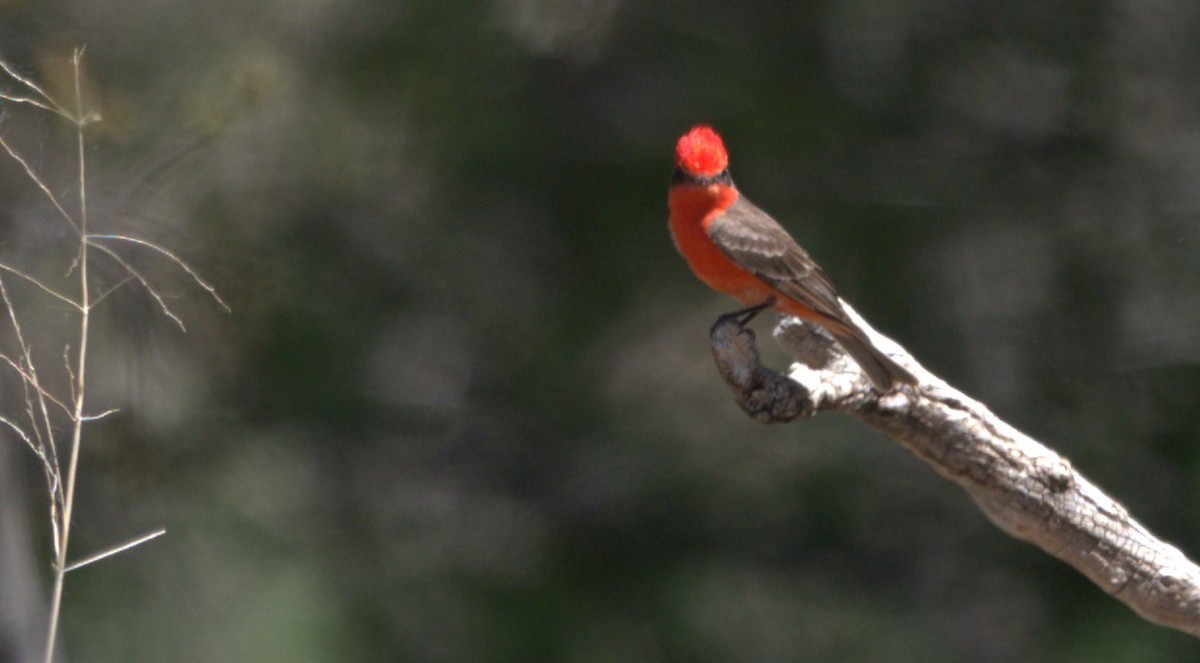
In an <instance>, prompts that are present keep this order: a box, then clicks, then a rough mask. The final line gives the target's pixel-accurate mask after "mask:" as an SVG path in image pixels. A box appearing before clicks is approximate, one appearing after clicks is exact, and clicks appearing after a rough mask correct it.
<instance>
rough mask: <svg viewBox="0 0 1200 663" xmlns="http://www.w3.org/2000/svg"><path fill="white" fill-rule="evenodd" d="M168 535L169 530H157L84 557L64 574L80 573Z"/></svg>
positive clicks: (70, 566) (68, 567)
mask: <svg viewBox="0 0 1200 663" xmlns="http://www.w3.org/2000/svg"><path fill="white" fill-rule="evenodd" d="M166 533H167V530H165V529H156V530H154V531H153V532H150V533H148V534H143V535H142V536H139V537H138V538H136V539H134V540H132V541H128V542H126V543H122V544H120V545H118V546H113V547H112V548H108V549H107V550H102V551H100V552H98V553H96V554H94V555H89V556H87V557H84V558H83V559H81V560H79V561H77V562H72V563H70V564H68V565H67V567H66V568H65V569H63V572H64V573H70V572H71V571H78V570H79V569H82V568H83V567H85V566H87V565H89V564H95V563H96V562H99V561H100V560H102V559H107V558H109V557H112V556H113V555H118V554H120V553H123V552H125V551H126V550H129V549H130V548H134V547H136V546H140V545H142V544H143V543H146V542H147V541H152V540H154V539H157V538H158V537H160V536H162V535H163V534H166Z"/></svg>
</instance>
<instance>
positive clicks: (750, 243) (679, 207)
mask: <svg viewBox="0 0 1200 663" xmlns="http://www.w3.org/2000/svg"><path fill="white" fill-rule="evenodd" d="M667 203H668V205H669V206H670V209H671V237H672V238H673V239H674V240H675V246H676V247H678V249H679V252H680V253H681V254H683V258H684V260H686V261H687V264H688V266H689V267H691V268H692V271H693V272H695V274H696V276H697V277H699V278H700V280H701V281H703V282H704V283H705V284H707V285H708V286H709V287H710V288H712V289H714V290H717V291H718V292H723V293H725V294H727V295H729V296H730V297H733V298H734V299H736V300H738V301H740V302H741V303H742V304H745V305H746V306H748V307H750V308H747V309H745V310H743V311H738V312H735V313H732V314H729V316H740V317H741V318H742V320H741V322H742V324H745V323H746V322H748V321H749V320H750V319H751V318H753V317H754V316H755V315H756V314H757V313H759V312H760V311H762V310H763V309H765V308H770V307H774V308H775V309H777V310H779V311H781V312H783V313H785V314H787V315H792V316H796V317H797V318H801V319H803V320H807V321H809V322H815V323H816V324H818V325H821V327H823V328H825V330H826V331H828V332H829V333H830V334H832V335H833V337H834V338H835V339H837V341H838V343H839V344H841V346H842V347H843V348H845V350H846V352H847V353H849V354H850V356H851V357H854V360H855V361H857V362H858V365H859V366H861V367H862V369H863V371H864V372H866V374H867V376H868V377H869V378H871V382H873V383H874V384H875V386H877V387H878V388H880V389H883V390H888V389H891V388H892V387H894V386H896V384H898V383H905V384H915V383H916V378H914V377H913V375H912V374H911V373H909V372H908V371H907V370H905V369H904V368H902V367H901V366H900V365H898V364H897V363H896V362H894V361H892V360H891V358H889V357H888V356H887V355H885V354H883V352H882V351H880V350H879V349H878V348H876V347H875V346H874V345H872V344H871V341H870V339H869V338H868V337H867V335H866V334H865V333H864V332H863V331H862V329H860V328H859V327H858V325H856V324H855V323H854V321H853V320H851V319H850V316H848V315H847V314H846V311H845V309H844V308H843V307H842V299H841V298H840V297H838V294H837V290H835V289H834V287H833V283H831V282H830V281H829V277H828V276H825V272H823V271H821V268H820V267H819V266H818V265H817V263H815V262H813V260H812V258H810V257H808V254H807V253H805V252H804V249H802V248H800V245H799V244H797V243H796V240H794V239H792V237H791V236H790V235H788V233H787V231H786V230H784V229H783V227H782V226H780V225H779V223H778V222H776V221H775V219H772V218H771V217H770V216H768V215H767V213H766V212H764V211H762V210H760V209H759V208H757V207H755V206H754V204H753V203H751V202H750V201H749V200H746V198H745V196H742V195H741V194H740V193H738V190H737V187H735V186H734V184H733V179H732V178H731V177H730V176H729V155H728V154H727V153H726V152H725V145H724V143H722V142H721V137H720V136H718V135H717V132H715V131H713V130H712V128H711V127H706V126H698V127H695V128H693V129H692V130H691V131H689V132H688V133H687V134H685V135H684V136H683V137H682V138H680V139H679V142H678V143H677V144H676V145H675V173H674V175H672V177H671V186H670V191H669V193H668V195H667ZM729 316H722V317H723V318H724V317H729Z"/></svg>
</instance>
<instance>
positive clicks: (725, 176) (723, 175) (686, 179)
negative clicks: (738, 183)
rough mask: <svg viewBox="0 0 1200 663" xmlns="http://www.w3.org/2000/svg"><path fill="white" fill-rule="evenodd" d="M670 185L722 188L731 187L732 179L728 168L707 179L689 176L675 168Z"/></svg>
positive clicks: (680, 169)
mask: <svg viewBox="0 0 1200 663" xmlns="http://www.w3.org/2000/svg"><path fill="white" fill-rule="evenodd" d="M671 184H692V185H695V186H709V185H712V184H721V185H723V186H733V178H732V177H730V176H729V169H728V168H726V169H725V170H722V171H721V172H719V173H717V174H716V175H711V176H708V177H701V176H698V175H690V174H688V173H686V172H684V170H683V169H682V168H676V169H675V172H674V173H672V174H671Z"/></svg>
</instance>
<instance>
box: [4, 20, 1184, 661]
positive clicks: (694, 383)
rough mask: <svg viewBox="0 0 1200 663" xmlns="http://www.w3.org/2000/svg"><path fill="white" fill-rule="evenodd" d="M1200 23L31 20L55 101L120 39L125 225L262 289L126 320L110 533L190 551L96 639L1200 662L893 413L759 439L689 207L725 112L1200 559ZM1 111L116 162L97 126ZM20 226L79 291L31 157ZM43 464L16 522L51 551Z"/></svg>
mask: <svg viewBox="0 0 1200 663" xmlns="http://www.w3.org/2000/svg"><path fill="white" fill-rule="evenodd" d="M1198 26H1200V7H1197V6H1196V5H1195V4H1194V3H1190V2H1187V1H1185V0H1164V1H1163V2H1156V3H1152V4H1149V3H1147V4H1143V3H1136V2H1124V3H1121V2H1117V3H1081V2H1069V1H1050V2H1047V1H1045V0H1041V1H1034V0H1021V1H1017V2H1008V3H958V2H946V1H944V0H823V1H820V2H807V3H788V2H760V3H754V4H752V5H751V4H740V5H738V4H733V3H719V2H707V1H706V2H689V3H683V2H670V1H658V2H640V3H634V2H620V1H619V0H561V1H555V0H493V1H491V2H466V1H463V0H448V1H443V2H424V3H421V2H412V3H408V2H393V3H386V2H375V1H372V0H347V1H343V2H322V1H320V0H307V1H284V0H269V1H266V2H256V3H234V2H223V3H212V2H200V1H192V0H182V1H179V2H172V3H153V2H122V3H116V2H108V1H106V0H89V1H87V2H72V3H66V2H44V3H43V2H27V1H26V2H22V1H20V0H17V1H15V2H5V3H0V57H3V58H4V59H5V60H6V61H7V62H10V63H14V64H15V65H17V66H18V67H20V68H21V69H22V70H23V71H27V72H28V73H30V74H31V75H32V76H33V77H35V78H36V79H38V80H41V81H46V82H47V83H48V84H51V83H54V82H55V81H61V80H65V79H63V77H62V71H63V67H65V66H66V60H67V56H68V55H69V52H70V48H72V47H74V46H75V45H78V44H86V45H87V59H86V65H87V76H88V83H89V84H88V91H89V97H88V99H89V102H90V103H92V104H94V105H95V106H97V107H98V110H100V111H101V112H102V113H103V114H104V117H105V122H104V123H103V124H102V125H99V126H98V127H97V129H96V131H95V133H94V134H93V135H92V142H91V144H90V148H89V158H90V168H91V172H92V173H93V174H92V179H91V186H90V188H91V196H92V202H91V205H92V206H93V210H94V211H93V223H94V224H95V225H96V226H98V227H101V228H106V229H108V230H110V231H111V232H121V233H129V234H136V235H139V236H144V237H147V238H149V239H152V240H154V241H156V242H159V243H161V244H163V245H164V246H167V247H170V248H171V249H172V250H175V251H177V252H178V253H180V254H181V255H183V256H184V257H185V258H186V259H187V260H188V261H189V262H190V263H191V264H192V265H194V266H196V267H197V268H198V269H199V270H200V271H201V272H202V273H203V274H205V275H206V276H207V277H208V278H209V279H210V280H212V281H213V282H214V283H216V284H217V286H218V288H219V289H220V291H221V292H222V294H223V295H224V296H225V297H226V299H228V300H229V301H230V302H231V303H232V305H233V309H234V311H233V314H232V315H229V316H225V315H224V314H222V313H221V312H219V311H217V310H215V309H214V308H213V307H211V306H209V304H208V302H207V301H206V300H205V298H204V297H203V296H202V293H196V292H194V291H193V290H191V289H189V286H188V283H187V281H186V279H181V278H180V275H179V274H178V273H176V272H174V271H172V269H171V268H170V266H169V265H163V264H161V262H160V261H156V260H155V258H154V256H136V259H137V264H138V265H139V267H140V268H143V269H145V270H146V272H147V274H150V275H152V276H153V278H154V281H155V283H157V284H159V286H160V287H161V288H162V289H163V290H164V291H166V292H167V293H168V294H169V295H170V296H171V297H172V302H173V303H174V304H175V305H176V306H177V307H178V308H179V309H180V310H181V311H182V313H183V315H184V318H185V321H186V322H187V323H188V325H189V332H188V334H187V335H186V336H184V335H180V334H179V333H178V332H177V330H176V329H174V328H173V327H172V326H171V325H170V324H168V323H167V322H166V321H164V320H163V319H161V317H160V316H158V315H157V313H156V310H155V307H154V306H153V305H150V304H147V303H146V302H145V297H144V295H143V294H142V293H139V292H138V291H137V289H136V288H130V287H126V288H123V289H122V290H120V291H118V292H117V293H116V294H114V295H113V296H112V298H111V300H112V301H111V302H109V305H108V307H107V308H105V309H103V310H101V311H100V313H99V315H100V316H101V317H100V320H99V321H98V323H97V324H98V329H99V331H98V332H97V337H96V340H95V341H94V343H96V344H97V347H99V348H100V350H97V351H96V352H98V353H99V358H98V359H97V360H96V362H95V364H96V370H95V377H94V385H95V396H94V398H95V400H94V401H93V402H94V405H95V407H97V408H100V407H109V406H111V407H119V408H121V410H122V414H121V415H119V417H118V418H115V419H113V420H111V421H106V422H105V423H100V424H97V425H95V426H93V427H92V429H91V430H90V437H89V438H88V443H87V447H86V448H85V454H84V458H83V477H84V478H83V484H82V488H81V489H82V490H83V491H84V492H83V493H82V497H81V498H80V499H81V502H80V503H81V504H82V506H81V507H80V511H79V516H78V517H79V522H78V527H79V529H78V534H77V535H76V537H77V538H73V539H72V543H73V545H74V546H77V548H76V550H78V551H80V552H81V554H82V553H83V552H84V551H87V550H91V549H97V548H102V547H104V546H106V545H109V544H111V543H113V542H115V541H118V540H121V539H123V538H126V537H127V536H130V535H133V534H136V533H139V532H141V531H143V530H146V529H150V528H153V527H157V526H164V527H166V528H167V530H168V536H167V537H165V538H164V539H160V540H158V541H155V542H154V543H151V544H149V545H147V546H144V547H142V548H139V549H137V550H135V551H132V552H130V553H127V554H125V555H122V556H120V557H117V558H115V559H112V560H109V561H106V562H104V563H103V564H100V565H96V566H94V567H91V568H88V569H87V570H85V571H81V572H79V573H77V574H74V575H72V576H71V577H70V579H69V584H68V593H67V600H66V616H65V636H66V651H67V653H68V654H69V656H70V658H71V660H97V661H99V660H121V661H164V660H171V661H213V660H227V661H276V660H277V661H309V660H311V661H331V660H336V661H359V660H361V661H378V660H396V661H578V662H591V661H729V660H754V661H785V660H797V661H809V660H812V661H851V660H854V661H905V660H914V661H915V660H920V661H959V660H966V659H970V660H973V661H977V662H979V663H983V662H985V661H1012V660H1025V661H1072V660H1074V661H1091V660H1100V659H1103V660H1108V661H1121V660H1128V661H1143V660H1158V661H1172V660H1177V661H1185V660H1194V659H1195V658H1196V656H1197V654H1196V652H1197V645H1196V644H1195V642H1194V641H1193V640H1190V639H1188V638H1186V637H1185V636H1182V635H1179V634H1176V633H1174V632H1171V631H1168V630H1166V629H1162V628H1158V627H1154V626H1151V625H1148V624H1146V623H1144V622H1142V621H1140V620H1139V619H1138V618H1137V617H1136V616H1135V615H1133V614H1132V613H1131V612H1129V611H1128V610H1127V609H1126V608H1124V607H1123V606H1121V605H1120V604H1118V603H1117V602H1115V601H1114V600H1112V599H1110V598H1108V597H1107V596H1104V595H1103V594H1102V593H1101V592H1100V591H1099V590H1098V589H1096V588H1094V587H1093V586H1091V585H1090V584H1089V583H1088V582H1086V581H1085V580H1084V579H1083V578H1081V577H1080V576H1078V575H1077V574H1076V573H1075V572H1074V571H1072V570H1071V569H1069V568H1067V567H1066V566H1064V565H1062V564H1060V563H1058V562H1056V561H1054V560H1052V559H1049V558H1047V557H1046V556H1044V555H1043V554H1042V553H1040V552H1038V551H1036V550H1035V549H1033V548H1032V547H1029V546H1026V545H1024V544H1021V543H1018V542H1015V541H1012V540H1010V539H1008V538H1007V537H1005V536H1004V535H1003V534H1001V533H1000V532H999V531H998V530H996V529H994V528H993V527H992V526H991V525H990V524H989V523H988V522H987V521H986V520H985V519H984V517H983V516H981V515H980V514H979V513H978V512H977V511H976V510H975V509H974V508H973V506H972V505H971V504H970V503H969V501H968V500H967V499H966V498H965V496H964V495H962V494H961V492H960V491H958V490H957V489H956V488H954V487H953V486H950V485H949V484H946V483H945V482H943V481H942V480H941V479H940V478H938V477H937V476H935V475H934V474H933V473H932V472H930V471H929V470H928V469H927V468H925V467H923V466H921V465H920V464H919V463H918V462H916V461H915V460H913V459H911V458H909V457H907V456H906V455H905V454H904V452H903V451H901V450H899V449H897V448H894V447H893V446H892V445H890V444H889V443H888V442H887V441H886V440H883V439H881V438H879V437H878V436H875V435H873V434H872V433H870V432H869V431H867V430H865V429H863V428H861V427H860V426H858V425H856V424H855V423H854V422H852V421H849V420H845V419H839V418H832V417H830V418H820V419H818V420H815V421H809V422H800V423H797V424H794V425H790V426H784V427H772V428H766V427H761V426H758V425H756V424H753V423H752V422H750V421H748V420H746V419H745V418H744V417H743V416H742V415H741V413H740V412H739V411H738V410H737V408H736V406H735V405H734V404H733V402H732V400H731V399H730V398H729V397H728V394H727V391H726V388H725V387H724V386H722V385H721V384H720V382H719V380H718V378H717V376H716V373H715V371H714V370H713V369H712V367H711V365H710V362H709V358H708V344H707V337H706V332H707V329H708V325H709V324H710V323H711V321H712V319H713V318H714V316H715V315H716V314H718V313H720V312H722V311H724V310H726V309H727V308H729V307H730V306H731V302H728V301H723V300H720V299H719V298H718V297H717V296H716V295H714V294H712V293H710V292H709V291H707V290H706V289H705V288H703V287H702V286H701V285H699V284H698V283H696V282H695V281H694V280H693V279H692V278H691V276H690V275H689V274H688V273H687V271H686V269H685V267H684V266H683V264H682V261H681V260H680V259H679V258H678V257H677V256H676V255H675V253H674V249H673V247H672V246H671V244H670V240H669V238H668V236H667V233H666V227H665V224H666V210H665V195H666V190H665V187H666V180H667V178H668V176H669V173H670V168H671V162H670V157H671V154H672V152H671V150H672V147H673V144H674V140H675V138H676V137H677V136H678V135H679V134H680V133H682V132H683V131H685V130H686V129H687V128H688V127H689V126H691V125H692V124H694V123H698V122H709V123H714V124H715V125H716V126H717V127H718V129H719V130H720V131H721V132H722V133H723V134H724V136H725V138H726V141H727V144H728V145H729V147H730V150H731V153H732V159H733V162H732V168H733V174H734V177H735V178H736V179H737V181H738V183H739V185H740V186H741V187H742V189H743V190H744V191H746V192H748V194H749V195H750V196H751V197H752V198H753V199H754V200H755V201H756V202H758V203H759V204H760V205H761V206H763V207H764V208H765V209H767V210H770V211H772V213H774V214H775V215H776V216H777V217H778V218H779V219H780V220H781V221H783V222H784V223H785V225H787V226H788V227H789V228H790V229H791V230H792V231H793V234H794V235H796V236H797V237H798V238H799V239H800V240H801V241H802V242H803V243H804V244H805V245H806V247H807V248H808V249H809V250H810V252H811V253H813V254H814V256H815V257H816V258H817V260H818V261H820V262H821V263H822V264H823V265H824V266H825V268H826V270H827V271H828V272H829V273H830V274H831V276H832V277H833V279H834V280H835V282H836V283H838V285H839V288H840V289H841V290H842V291H843V294H844V295H845V296H846V297H847V299H849V300H850V301H852V302H854V304H855V306H856V307H857V308H858V310H860V311H861V312H862V313H863V314H864V315H865V316H866V317H868V318H869V319H870V320H872V322H873V323H875V324H876V325H877V326H879V327H880V328H882V329H884V330H887V332H888V333H889V334H890V335H892V336H894V337H895V338H897V339H898V340H899V341H900V342H901V343H903V344H904V345H905V346H906V347H908V348H909V349H910V350H912V351H913V352H914V354H915V355H916V356H917V357H918V358H919V359H920V360H922V361H923V362H925V363H926V365H927V366H928V367H930V368H931V369H932V370H934V371H935V372H936V373H938V374H940V375H942V376H944V377H945V378H946V379H947V380H948V381H950V382H952V383H954V384H955V385H957V386H960V387H962V388H963V389H964V390H965V391H967V392H968V393H970V394H972V395H975V396H977V397H979V398H981V399H982V400H983V401H984V402H986V403H988V404H989V406H991V407H992V408H993V409H995V410H996V411H997V412H999V413H1000V414H1001V415H1002V416H1003V417H1005V418H1007V419H1008V420H1009V421H1011V422H1012V423H1014V424H1015V425H1017V426H1018V427H1020V428H1022V429H1023V430H1025V431H1026V432H1028V433H1030V434H1032V435H1034V436H1035V437H1037V438H1039V439H1041V440H1043V441H1044V442H1045V443H1047V444H1048V445H1050V446H1052V447H1054V448H1056V449H1058V450H1059V451H1061V452H1063V453H1064V454H1066V455H1067V456H1068V457H1070V458H1071V459H1072V462H1073V463H1074V464H1075V465H1076V466H1077V467H1079V468H1081V469H1082V471H1083V472H1084V473H1085V474H1087V475H1088V476H1090V477H1092V478H1094V479H1095V480H1096V481H1097V482H1098V483H1099V484H1100V485H1101V486H1104V487H1105V488H1106V489H1108V490H1109V491H1111V493H1112V494H1114V495H1116V496H1118V497H1119V498H1121V499H1123V500H1125V501H1126V504H1127V505H1128V506H1129V507H1130V509H1131V510H1132V511H1133V513H1135V514H1137V516H1138V517H1139V518H1140V519H1142V520H1143V522H1145V523H1146V524H1147V525H1148V526H1149V527H1150V528H1151V529H1153V530H1154V531H1155V532H1157V533H1159V534H1160V535H1162V536H1164V537H1165V538H1166V539H1168V540H1172V541H1176V542H1178V543H1179V544H1180V545H1181V547H1182V548H1183V549H1184V550H1187V551H1191V552H1192V553H1193V554H1200V511H1198V510H1197V508H1195V507H1193V506H1191V505H1192V504H1193V503H1195V500H1191V499H1189V496H1190V495H1193V494H1196V493H1197V492H1198V489H1200V469H1198V468H1200V453H1198V451H1197V449H1198V445H1197V442H1200V417H1198V416H1197V414H1196V413H1197V412H1200V408H1198V407H1197V405H1198V403H1200V307H1197V306H1196V305H1195V302H1196V301H1197V298H1198V296H1200V268H1197V263H1196V260H1195V256H1196V255H1197V248H1198V247H1200V186H1198V185H1197V184H1196V183H1197V182H1200V140H1198V139H1197V138H1198V137H1200V95H1198V94H1197V92H1198V88H1197V81H1200V57H1198V56H1200V53H1197V50H1198V49H1200V40H1196V39H1195V38H1194V37H1195V34H1196V30H1197V29H1198ZM55 93H56V94H59V93H60V92H59V91H58V90H57V89H56V90H55ZM0 131H3V132H4V133H5V135H6V137H10V138H15V139H17V140H19V141H21V142H22V144H25V145H29V146H32V147H33V148H34V149H35V151H36V153H37V155H38V158H37V159H36V165H37V166H38V167H39V168H40V169H41V170H42V171H43V172H44V173H45V174H46V177H47V178H48V179H50V180H52V181H53V182H54V183H55V185H56V186H65V185H64V184H63V183H69V181H70V179H71V177H72V176H73V175H72V171H71V161H70V158H71V156H72V155H71V152H70V150H71V145H70V143H69V137H67V136H66V135H65V131H63V130H62V128H60V127H57V126H56V125H55V124H54V123H53V121H51V120H48V119H36V118H34V119H31V118H30V117H29V116H27V115H26V114H24V113H21V112H18V111H17V110H16V109H10V108H7V107H5V108H3V109H0ZM0 209H2V210H4V211H3V212H0V253H2V254H3V259H4V260H6V261H14V262H21V263H22V264H29V265H44V266H45V268H46V269H48V270H49V269H60V268H62V269H65V265H66V264H67V263H68V262H69V259H70V255H69V253H68V254H66V255H65V258H64V255H62V254H55V253H53V251H54V250H56V249H61V248H62V246H59V244H61V243H62V241H63V233H62V229H61V228H55V227H54V226H53V215H52V214H50V213H49V211H48V210H47V209H45V205H44V204H43V203H41V202H40V199H39V196H38V192H37V191H36V190H33V189H32V187H31V186H30V185H29V183H28V182H27V181H25V180H24V179H23V176H22V174H21V173H20V171H19V169H18V168H16V167H14V166H13V164H11V163H5V164H3V165H0ZM14 256H16V257H14ZM43 256H45V257H43ZM64 260H65V262H64ZM99 269H101V270H103V267H100V268H99ZM113 273H114V274H115V273H116V272H115V271H114V272H113ZM100 274H101V276H104V274H105V273H104V272H103V271H101V272H100ZM30 301H31V302H36V301H37V300H36V299H33V298H31V299H30ZM34 305H35V306H37V305H36V304H34ZM41 306H42V307H44V306H45V304H44V303H42V304H41ZM37 315H39V316H40V317H39V323H40V324H44V325H50V326H52V325H54V324H55V323H56V319H55V318H54V317H53V315H41V314H37ZM59 315H60V316H61V312H59ZM60 324H61V322H60ZM766 329H767V328H766V327H765V326H764V327H762V330H763V331H764V332H765V331H766ZM764 335H765V334H764ZM50 347H53V346H50ZM772 361H774V362H776V363H782V362H783V361H785V360H784V358H783V357H781V356H775V357H774V358H773V359H772ZM45 370H47V371H49V370H51V369H50V368H47V369H45ZM5 393H9V392H5ZM4 442H5V443H8V442H9V440H4ZM15 458H17V459H18V460H19V462H17V463H16V468H17V469H18V471H19V473H20V474H22V475H26V474H27V475H28V477H29V479H28V480H26V481H23V482H22V483H20V484H7V485H2V486H0V494H2V495H3V499H0V502H3V503H6V504H19V503H20V502H14V501H12V500H11V499H10V494H12V493H13V492H14V491H17V490H22V491H23V492H24V494H25V496H26V497H25V499H24V502H23V504H25V508H24V510H23V512H22V513H23V517H25V518H27V520H28V523H29V527H30V528H33V529H34V530H35V531H37V532H38V533H39V537H38V539H37V540H38V541H47V540H48V538H47V536H46V535H44V533H42V532H40V529H41V528H44V527H45V524H44V522H43V521H44V520H45V518H44V515H43V514H44V509H43V506H42V505H43V499H44V498H43V494H42V491H40V490H39V489H40V484H39V483H38V481H39V480H40V474H39V470H38V466H37V465H36V463H34V462H33V461H32V460H30V459H28V458H22V456H21V454H15ZM22 486H23V488H22ZM4 547H5V546H4V544H3V543H0V551H2V550H3V549H4ZM3 554H9V553H3ZM36 555H37V556H38V557H37V558H38V559H48V558H49V553H48V552H47V551H46V550H38V551H37V552H36ZM43 570H44V565H43V566H38V567H35V568H31V569H29V572H30V573H32V574H35V575H37V574H40V573H41V572H42V571H43ZM26 608H27V609H28V610H29V611H31V612H36V611H38V610H40V609H41V608H39V607H38V606H36V605H27V606H26ZM34 641H35V642H36V641H37V639H36V638H34Z"/></svg>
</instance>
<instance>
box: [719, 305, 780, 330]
mask: <svg viewBox="0 0 1200 663" xmlns="http://www.w3.org/2000/svg"><path fill="white" fill-rule="evenodd" d="M774 305H775V298H774V297H771V298H770V299H768V300H767V301H765V302H763V303H761V304H756V305H754V306H751V307H750V308H744V309H739V310H737V311H733V312H731V313H725V314H724V315H721V316H720V317H718V318H717V321H716V322H714V323H713V326H712V328H711V329H709V332H708V333H709V336H712V335H713V333H715V332H716V331H717V327H720V326H721V325H722V324H724V323H725V322H727V321H729V320H734V321H736V322H737V326H738V328H742V327H745V326H746V325H748V324H750V321H751V320H753V319H754V317H755V316H757V315H758V314H759V313H762V312H763V311H765V310H767V309H769V308H771V307H772V306H774Z"/></svg>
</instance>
